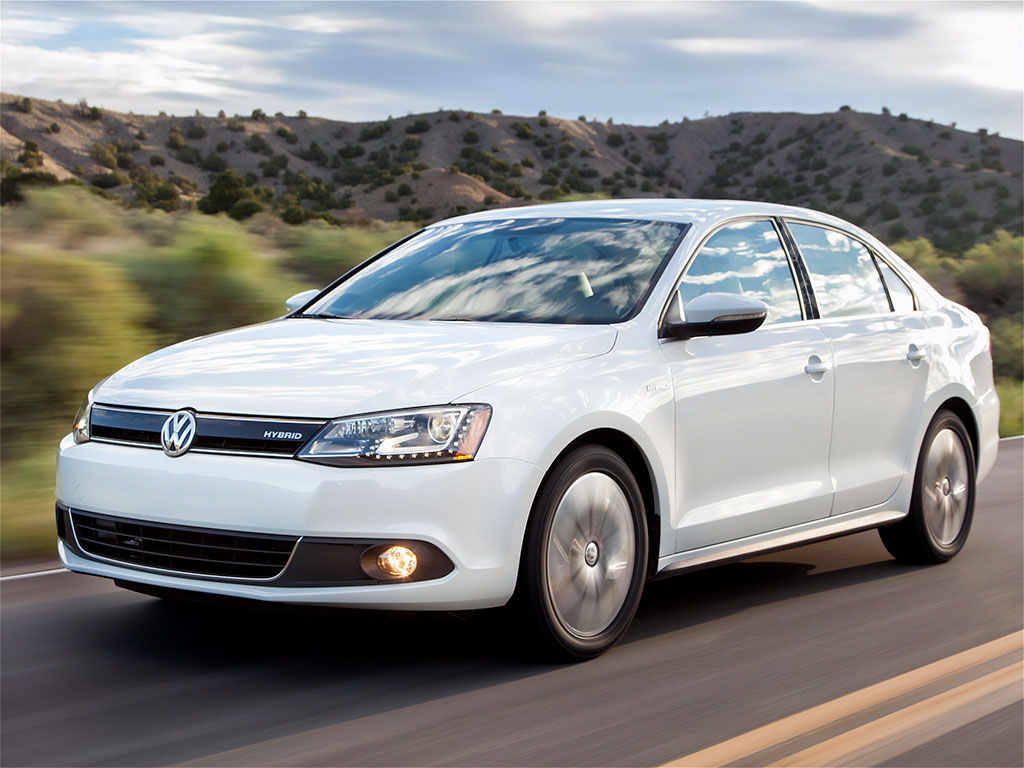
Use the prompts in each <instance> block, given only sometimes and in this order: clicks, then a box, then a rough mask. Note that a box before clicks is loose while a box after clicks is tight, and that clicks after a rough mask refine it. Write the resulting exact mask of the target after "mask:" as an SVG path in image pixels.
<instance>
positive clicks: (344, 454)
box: [298, 405, 491, 466]
mask: <svg viewBox="0 0 1024 768" xmlns="http://www.w3.org/2000/svg"><path fill="white" fill-rule="evenodd" d="M490 420H491V407H490V406H489V405H445V406H438V407H436V408H417V409H415V410H409V411H394V412H391V413H373V414H369V415H367V416H354V417H351V418H345V419H337V420H335V421H332V422H331V423H330V424H328V425H327V426H326V427H324V428H323V429H322V430H320V432H319V434H317V436H316V437H314V438H313V439H312V440H311V441H310V442H309V444H308V445H306V447H305V448H303V449H302V451H300V452H299V455H298V458H300V459H304V460H306V461H315V462H317V463H319V464H335V465H338V466H358V465H362V466H366V465H368V464H372V465H375V466H379V465H382V464H437V463H440V462H449V461H469V460H470V459H472V458H473V457H474V456H476V452H477V450H478V449H479V448H480V442H481V441H482V440H483V438H484V432H486V431H487V424H488V422H489V421H490Z"/></svg>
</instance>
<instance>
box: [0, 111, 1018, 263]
mask: <svg viewBox="0 0 1024 768" xmlns="http://www.w3.org/2000/svg"><path fill="white" fill-rule="evenodd" d="M0 103H2V113H0V143H2V147H0V149H2V157H3V160H4V175H5V177H7V179H8V181H7V182H5V197H6V198H7V199H8V200H10V199H17V196H18V192H17V189H18V184H19V183H27V182H31V181H33V180H35V181H42V180H46V179H49V177H45V176H43V177H40V176H38V175H36V176H33V175H32V173H33V172H35V173H37V174H52V175H53V176H54V177H56V180H63V179H78V180H80V181H82V182H84V183H87V184H92V185H94V186H100V187H103V188H105V189H107V190H108V193H109V194H111V195H116V196H119V197H121V198H123V199H124V200H125V201H126V202H129V203H136V204H150V205H154V206H157V207H162V208H167V209H175V208H179V207H183V206H188V205H191V204H193V203H195V202H197V201H198V200H200V199H201V198H202V197H203V196H204V195H207V193H208V192H209V191H210V185H211V183H212V182H213V180H215V179H217V178H218V177H219V176H221V175H222V174H224V173H225V172H226V171H228V170H233V171H235V172H237V174H238V175H239V177H241V179H242V180H244V186H243V185H242V182H239V181H237V180H236V186H237V187H238V189H234V190H233V191H232V190H231V184H227V183H226V182H225V189H228V190H229V192H230V194H234V195H236V196H237V195H238V194H242V195H243V196H244V197H245V199H246V200H247V201H249V204H248V205H247V206H242V207H240V208H232V215H238V216H244V215H246V213H249V212H251V211H252V210H255V209H256V208H258V207H259V205H262V206H263V207H270V208H272V209H273V210H275V211H278V212H280V213H281V214H282V215H283V217H284V218H285V219H286V220H288V221H292V222H293V223H295V222H298V221H301V220H302V219H303V218H304V217H306V218H308V217H310V216H315V215H328V216H331V217H334V218H336V219H338V220H342V221H345V220H351V221H358V220H360V219H362V218H376V219H384V220H394V219H398V218H405V219H410V220H431V219H438V218H442V217H444V216H448V215H452V214H455V213H459V212H464V211H472V210H478V209H481V208H487V207H498V206H506V205H519V204H523V203H525V202H527V201H530V200H537V199H543V200H553V199H561V198H562V197H564V196H568V195H572V194H591V195H595V196H599V195H603V196H611V197H616V196H620V197H666V196H667V197H673V196H675V197H722V198H749V199H762V200H770V201H773V202H784V203H793V204H797V205H806V206H810V207H812V208H818V209H822V210H828V211H831V212H834V213H837V214H838V215H841V216H844V217H846V218H849V219H850V220H853V221H855V222H858V223H861V224H863V225H864V226H866V227H868V228H870V229H871V230H873V231H874V232H876V233H877V234H879V235H880V236H882V237H883V238H885V237H888V238H889V239H902V238H904V237H908V236H918V235H926V236H927V237H929V238H931V239H932V240H933V241H934V242H936V243H937V244H938V245H939V246H940V247H943V248H945V249H948V250H962V249H963V248H964V247H967V246H969V245H970V244H972V243H974V242H976V241H978V240H983V239H986V238H987V236H988V235H989V234H991V233H992V232H993V231H994V230H995V229H998V228H1002V229H1008V230H1010V231H1016V232H1018V233H1019V232H1020V231H1021V229H1022V226H1024V221H1022V218H1024V217H1022V205H1021V193H1022V188H1021V170H1022V162H1024V159H1022V147H1024V144H1022V142H1020V141H1016V140H1012V139H1006V138H1003V137H1000V136H997V135H990V134H988V133H986V132H984V131H979V132H977V133H967V132H965V131H960V130H956V129H955V128H954V127H950V126H943V125H938V124H935V123H933V122H930V121H924V120H916V119H911V118H908V117H907V116H906V115H899V116H896V115H891V114H888V113H884V114H865V113H860V112H854V111H851V110H849V109H846V108H844V109H841V110H839V111H838V112H835V113H831V114H823V115H805V114H794V113H780V114H775V113H739V114H732V115H727V116H724V117H709V118H705V119H702V120H692V121H684V122H682V123H672V124H669V123H664V124H662V125H659V126H656V127H650V126H632V125H619V124H613V123H611V122H598V121H593V120H585V119H583V118H580V119H577V120H565V119H560V118H554V117H548V116H546V115H539V116H536V117H512V116H505V115H501V114H498V113H492V114H473V113H469V112H464V111H461V110H456V111H450V112H449V111H445V112H437V113H432V114H425V115H410V116H407V117H401V118H389V119H388V120H386V121H381V122H376V123H347V122H339V121H333V120H326V119H322V118H315V117H306V116H305V115H300V116H297V117H286V116H284V115H282V114H278V115H276V116H269V115H264V114H263V113H262V112H260V111H259V110H257V111H256V112H255V113H254V114H253V115H251V116H248V117H239V116H235V117H226V116H224V115H221V116H218V117H207V116H202V115H198V114H197V115H194V116H189V117H176V116H168V115H164V114H161V115H159V116H144V115H134V114H131V113H129V114H123V113H116V112H109V111H106V110H100V109H97V108H94V107H88V106H87V105H85V104H77V105H72V104H66V103H63V102H49V101H42V100H38V99H32V100H28V99H25V98H24V97H19V96H12V95H6V94H5V95H2V96H0ZM49 180H50V181H53V180H54V179H49ZM239 190H240V191H239ZM218 194H220V193H218ZM230 194H229V196H228V202H227V204H226V205H223V206H222V208H223V209H224V210H227V208H228V207H230V204H231V203H232V201H233V200H235V199H236V198H232V197H230ZM211 197H217V195H212V196H211ZM200 207H201V208H202V207H203V206H200ZM207 207H210V206H207ZM212 207H213V209H218V208H217V206H216V205H213V206H212Z"/></svg>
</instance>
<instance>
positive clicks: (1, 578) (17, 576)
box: [0, 435, 1024, 582]
mask: <svg viewBox="0 0 1024 768" xmlns="http://www.w3.org/2000/svg"><path fill="white" fill-rule="evenodd" d="M1022 438H1024V435H1014V436H1013V437H1001V438H999V442H1001V443H1004V442H1006V441H1007V440H1020V439H1022ZM55 573H71V571H69V570H67V569H66V568H53V569H51V570H49V571H29V572H28V573H15V574H13V575H11V576H0V582H3V581H16V580H18V579H31V578H33V577H35V576H52V575H53V574H55Z"/></svg>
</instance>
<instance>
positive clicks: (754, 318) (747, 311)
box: [658, 292, 768, 339]
mask: <svg viewBox="0 0 1024 768" xmlns="http://www.w3.org/2000/svg"><path fill="white" fill-rule="evenodd" d="M766 317H768V305H767V304H765V303H764V302H763V301H759V300H758V299H751V298H749V297H747V296H741V295H740V294H738V293H705V294H702V295H700V296H698V297H697V298H695V299H693V300H691V301H688V302H686V303H685V304H684V303H683V297H682V295H681V294H680V293H678V292H677V293H676V295H675V296H674V297H673V299H672V303H671V304H669V308H668V312H666V313H665V319H664V320H662V322H661V329H660V332H659V333H658V336H659V337H660V338H663V339H664V338H671V339H693V338H696V337H698V336H725V335H728V334H735V333H750V332H751V331H756V330H757V329H758V328H760V327H761V324H762V323H764V321H765V318H766Z"/></svg>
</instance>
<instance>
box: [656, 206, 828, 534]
mask: <svg viewBox="0 0 1024 768" xmlns="http://www.w3.org/2000/svg"><path fill="white" fill-rule="evenodd" d="M708 292H726V293H740V294H743V295H745V296H750V297H752V298H756V299H760V300H761V301H764V302H765V303H766V304H767V305H768V307H769V312H768V318H767V319H766V321H765V324H764V325H763V326H762V327H761V328H759V329H758V330H756V331H753V332H751V333H746V334H738V335H734V336H715V337H706V338H697V339H690V340H688V341H678V340H665V341H664V342H662V351H663V352H664V354H665V356H666V357H667V358H668V360H669V365H670V368H671V370H672V379H673V386H674V389H675V399H676V424H675V431H676V485H677V487H676V492H677V495H676V499H677V504H676V508H675V510H674V514H673V525H674V527H675V530H676V551H677V552H683V551H687V550H691V549H695V548H698V547H704V546H708V545H711V544H718V543H721V542H726V541H731V540H734V539H740V538H743V537H746V536H752V535H755V534H758V533H765V532H768V531H772V530H776V529H779V528H785V527H787V526H791V525H797V524H800V523H806V522H810V521H813V520H819V519H822V518H826V517H828V515H829V513H830V511H831V507H832V485H831V480H830V477H829V470H828V455H829V440H830V432H831V425H832V404H833V377H832V371H831V364H832V352H831V348H830V345H829V341H828V339H827V338H826V336H825V334H824V333H823V332H822V330H821V329H820V328H819V327H817V325H816V324H815V323H813V322H807V321H805V320H804V319H803V317H804V313H803V311H802V309H801V301H800V297H799V294H798V292H797V288H796V283H795V281H794V279H793V272H792V268H791V265H790V263H789V260H788V258H787V256H786V253H785V250H784V249H783V247H782V243H781V241H780V239H779V236H778V233H777V232H776V229H775V226H774V224H773V223H772V222H771V221H769V220H751V221H743V222H738V223H733V224H730V225H728V226H726V227H724V228H722V229H720V230H718V232H716V233H715V234H714V235H712V236H711V238H709V239H708V241H707V243H706V244H705V245H704V246H703V247H702V248H701V251H700V252H699V253H698V254H697V256H696V257H695V258H694V260H693V262H692V263H691V264H690V266H689V268H688V269H687V272H686V274H685V275H684V277H683V279H682V282H681V283H680V293H681V296H682V300H683V302H684V306H685V302H687V301H689V300H691V299H693V298H695V297H696V296H698V295H700V294H702V293H708Z"/></svg>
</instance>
